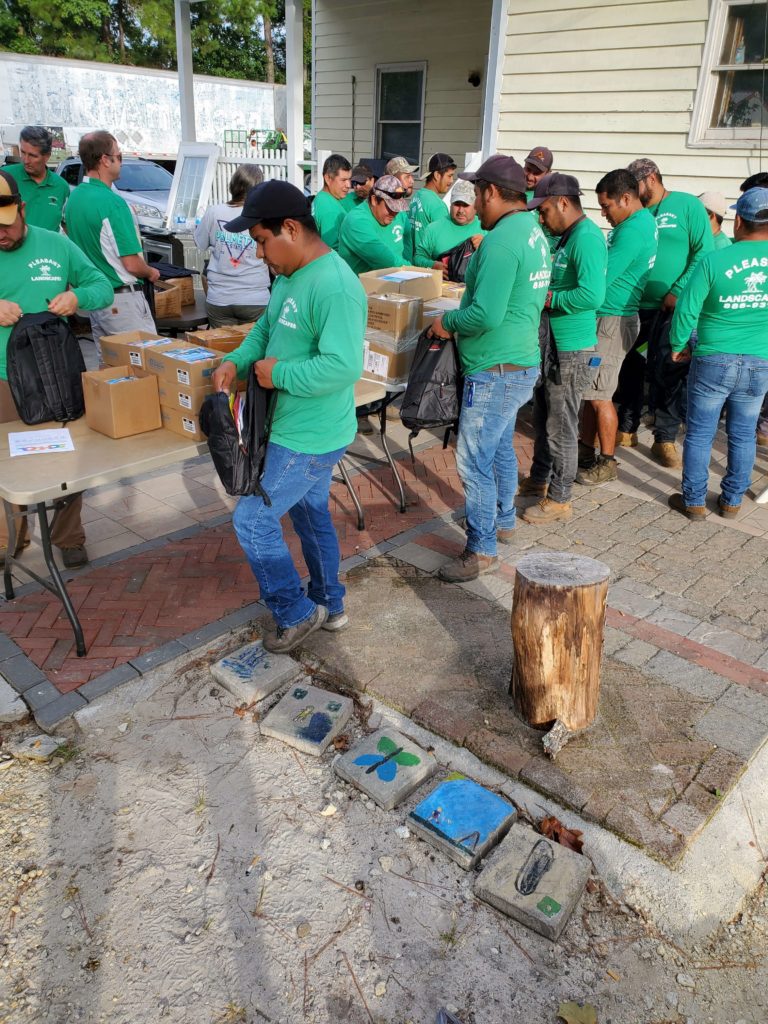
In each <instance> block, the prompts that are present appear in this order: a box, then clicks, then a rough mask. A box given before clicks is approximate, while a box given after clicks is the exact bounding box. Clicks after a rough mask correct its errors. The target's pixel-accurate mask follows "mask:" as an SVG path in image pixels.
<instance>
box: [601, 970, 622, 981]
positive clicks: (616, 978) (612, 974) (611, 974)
mask: <svg viewBox="0 0 768 1024" xmlns="http://www.w3.org/2000/svg"><path fill="white" fill-rule="evenodd" d="M605 973H606V974H607V975H608V977H609V978H613V980H614V981H621V975H620V974H617V973H616V971H606V972H605Z"/></svg>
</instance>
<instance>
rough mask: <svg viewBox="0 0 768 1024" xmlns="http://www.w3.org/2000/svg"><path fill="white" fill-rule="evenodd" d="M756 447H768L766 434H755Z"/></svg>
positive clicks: (767, 435)
mask: <svg viewBox="0 0 768 1024" xmlns="http://www.w3.org/2000/svg"><path fill="white" fill-rule="evenodd" d="M755 441H757V447H758V448H768V434H757V435H756V436H755Z"/></svg>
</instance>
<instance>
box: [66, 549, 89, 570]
mask: <svg viewBox="0 0 768 1024" xmlns="http://www.w3.org/2000/svg"><path fill="white" fill-rule="evenodd" d="M61 557H62V559H63V561H64V568H65V569H80V568H81V567H82V566H84V565H88V552H87V551H86V550H85V545H84V544H78V545H77V547H75V548H62V549H61Z"/></svg>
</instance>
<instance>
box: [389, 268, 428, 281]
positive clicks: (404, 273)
mask: <svg viewBox="0 0 768 1024" xmlns="http://www.w3.org/2000/svg"><path fill="white" fill-rule="evenodd" d="M431 276H432V275H431V274H420V273H419V272H418V270H398V271H396V272H395V273H394V274H382V276H381V280H382V281H416V280H418V279H419V278H422V277H431Z"/></svg>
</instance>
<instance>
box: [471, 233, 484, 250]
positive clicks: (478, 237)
mask: <svg viewBox="0 0 768 1024" xmlns="http://www.w3.org/2000/svg"><path fill="white" fill-rule="evenodd" d="M482 240H483V236H482V235H472V238H471V239H470V241H471V242H472V248H473V249H477V248H478V246H479V245H480V243H481V242H482Z"/></svg>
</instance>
